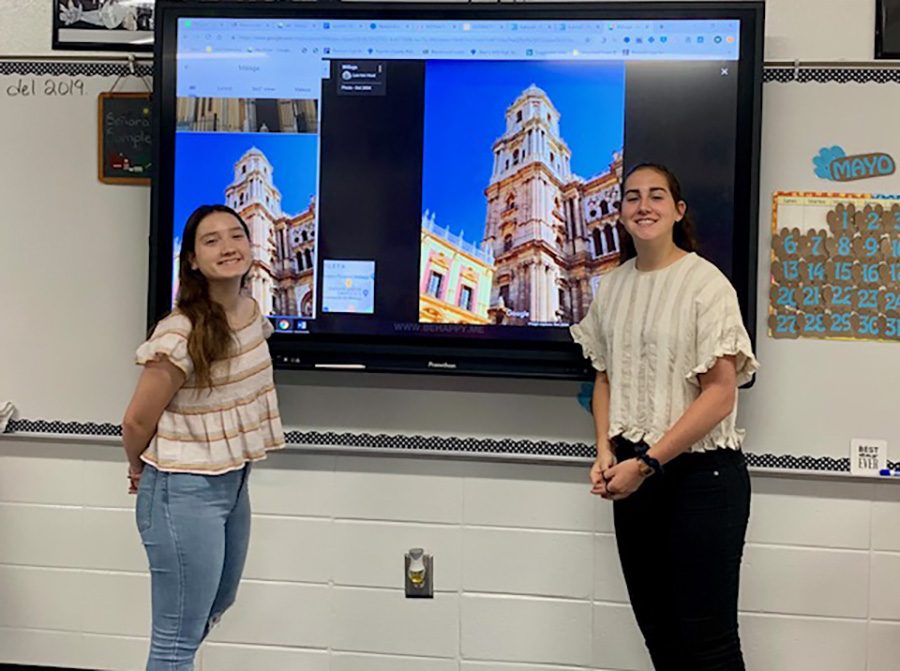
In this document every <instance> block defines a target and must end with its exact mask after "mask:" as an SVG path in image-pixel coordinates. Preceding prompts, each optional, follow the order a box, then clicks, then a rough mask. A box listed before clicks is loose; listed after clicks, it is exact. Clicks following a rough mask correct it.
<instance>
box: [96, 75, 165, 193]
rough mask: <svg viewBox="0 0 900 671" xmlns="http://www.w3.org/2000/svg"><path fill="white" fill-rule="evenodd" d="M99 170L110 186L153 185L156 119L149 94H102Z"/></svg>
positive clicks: (101, 178)
mask: <svg viewBox="0 0 900 671" xmlns="http://www.w3.org/2000/svg"><path fill="white" fill-rule="evenodd" d="M97 114H98V147H99V154H98V168H99V178H100V181H101V182H105V183H107V184H149V183H150V170H151V167H152V166H151V160H152V158H151V157H152V151H151V149H152V146H151V145H152V133H151V126H152V117H151V115H150V94H149V93H112V92H110V93H101V94H100V98H99V101H98V112H97Z"/></svg>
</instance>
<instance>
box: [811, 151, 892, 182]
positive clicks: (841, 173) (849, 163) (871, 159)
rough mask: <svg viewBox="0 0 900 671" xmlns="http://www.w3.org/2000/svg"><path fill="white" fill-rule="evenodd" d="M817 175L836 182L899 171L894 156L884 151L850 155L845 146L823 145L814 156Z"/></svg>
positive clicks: (882, 175) (889, 174)
mask: <svg viewBox="0 0 900 671" xmlns="http://www.w3.org/2000/svg"><path fill="white" fill-rule="evenodd" d="M813 166H814V168H815V173H816V176H817V177H819V178H820V179H827V180H831V181H834V182H853V181H856V180H858V179H871V178H873V177H889V176H891V175H893V174H894V173H895V172H896V171H897V164H896V162H895V161H894V157H893V156H891V155H890V154H887V153H885V152H883V151H876V152H869V153H867V154H853V155H852V156H848V155H847V152H845V151H844V148H843V147H840V146H837V145H835V146H833V147H822V149H821V150H819V153H818V155H817V156H816V157H815V158H813Z"/></svg>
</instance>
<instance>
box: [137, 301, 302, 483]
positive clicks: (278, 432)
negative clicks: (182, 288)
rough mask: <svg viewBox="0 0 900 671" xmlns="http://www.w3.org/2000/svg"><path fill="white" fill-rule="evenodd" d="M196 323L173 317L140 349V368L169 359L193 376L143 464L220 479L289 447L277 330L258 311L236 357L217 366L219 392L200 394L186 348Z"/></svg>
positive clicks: (238, 334)
mask: <svg viewBox="0 0 900 671" xmlns="http://www.w3.org/2000/svg"><path fill="white" fill-rule="evenodd" d="M190 332H191V322H190V320H189V319H188V318H187V317H186V316H185V315H183V314H180V313H178V312H173V313H172V314H170V315H169V316H168V317H166V318H165V319H163V320H162V321H160V322H159V324H157V326H156V328H155V329H154V331H153V335H152V336H150V339H149V340H148V341H147V342H145V343H144V344H143V345H141V346H140V347H139V348H138V350H137V357H136V360H137V363H138V364H139V365H144V364H146V363H147V362H149V361H156V360H159V359H160V358H166V359H168V360H169V361H171V362H172V363H173V364H174V365H176V366H178V368H180V369H181V370H182V371H184V374H185V375H186V376H187V379H186V381H185V384H184V386H183V387H182V388H181V389H179V390H178V392H177V393H176V394H175V396H174V397H173V398H172V401H171V402H170V403H169V405H168V406H167V407H166V409H165V410H164V411H163V414H162V416H161V417H160V419H159V424H158V425H157V431H156V435H154V437H153V439H152V440H151V441H150V445H149V446H148V447H147V449H146V451H145V452H144V453H143V454H142V455H141V459H142V460H143V461H145V462H146V463H148V464H152V465H153V466H154V467H156V468H157V469H159V470H161V471H170V472H180V473H199V474H203V475H218V474H221V473H227V472H228V471H233V470H237V469H239V468H242V467H243V466H244V464H246V463H247V462H251V461H258V460H260V459H264V458H265V457H266V452H268V451H269V450H273V449H278V448H281V447H284V444H285V443H284V432H283V430H282V427H281V418H280V415H279V413H278V398H277V396H276V393H275V382H274V376H273V373H272V360H271V357H270V355H269V345H268V343H267V342H266V338H268V337H269V336H270V335H271V334H272V325H271V324H269V322H268V320H267V319H266V318H265V317H263V315H262V314H261V313H260V311H259V308H258V306H257V308H256V309H255V310H254V316H253V318H252V319H251V320H250V322H249V323H248V324H246V325H245V326H243V327H241V328H239V329H237V330H236V331H235V339H236V346H235V351H234V353H233V354H232V356H230V357H229V358H227V359H223V360H221V361H216V362H214V363H213V365H212V370H211V373H212V380H213V386H212V388H211V389H209V388H198V383H197V380H196V378H195V376H194V365H193V362H192V361H191V358H190V356H189V355H188V349H187V343H188V336H189V335H190Z"/></svg>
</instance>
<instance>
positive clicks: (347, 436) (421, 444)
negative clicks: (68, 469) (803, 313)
mask: <svg viewBox="0 0 900 671" xmlns="http://www.w3.org/2000/svg"><path fill="white" fill-rule="evenodd" d="M5 433H6V434H9V435H13V434H21V435H52V436H72V437H78V438H89V437H92V436H121V435H122V427H120V426H118V425H116V424H95V423H94V422H60V421H47V420H29V419H15V420H11V421H10V422H9V424H7V426H6V430H5ZM285 438H286V440H287V443H288V445H289V446H291V447H300V448H303V447H306V448H317V449H321V448H329V447H331V448H336V449H342V448H344V449H354V450H359V451H361V452H365V451H367V450H371V451H373V452H375V451H378V452H385V451H388V452H390V451H396V452H397V453H403V452H407V453H432V454H445V455H473V456H475V455H482V456H509V457H542V458H549V459H551V460H552V458H553V457H560V458H566V459H585V460H587V459H591V458H592V457H593V456H594V446H593V445H589V444H587V443H569V442H562V441H557V442H552V441H546V440H522V439H517V440H514V439H512V438H460V437H455V436H410V435H403V434H384V433H380V434H370V433H349V432H343V433H337V432H333V431H326V432H320V431H288V432H287V433H286V434H285ZM747 464H748V465H749V466H750V467H751V468H760V469H774V470H785V471H810V472H821V473H849V472H850V459H849V458H847V457H843V458H839V459H838V458H834V457H811V456H794V455H774V454H752V453H749V454H747ZM888 466H889V468H891V469H895V470H900V462H894V463H890V464H889V465H888Z"/></svg>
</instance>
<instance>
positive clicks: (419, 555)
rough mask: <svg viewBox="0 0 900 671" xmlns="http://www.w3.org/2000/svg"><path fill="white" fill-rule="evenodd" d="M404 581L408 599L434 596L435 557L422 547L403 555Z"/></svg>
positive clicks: (431, 597)
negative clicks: (426, 552)
mask: <svg viewBox="0 0 900 671" xmlns="http://www.w3.org/2000/svg"><path fill="white" fill-rule="evenodd" d="M403 583H404V585H405V589H406V598H407V599H433V598H434V558H433V557H432V556H431V555H429V554H425V550H423V549H422V548H412V549H410V551H409V552H407V553H406V554H405V555H404V556H403Z"/></svg>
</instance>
